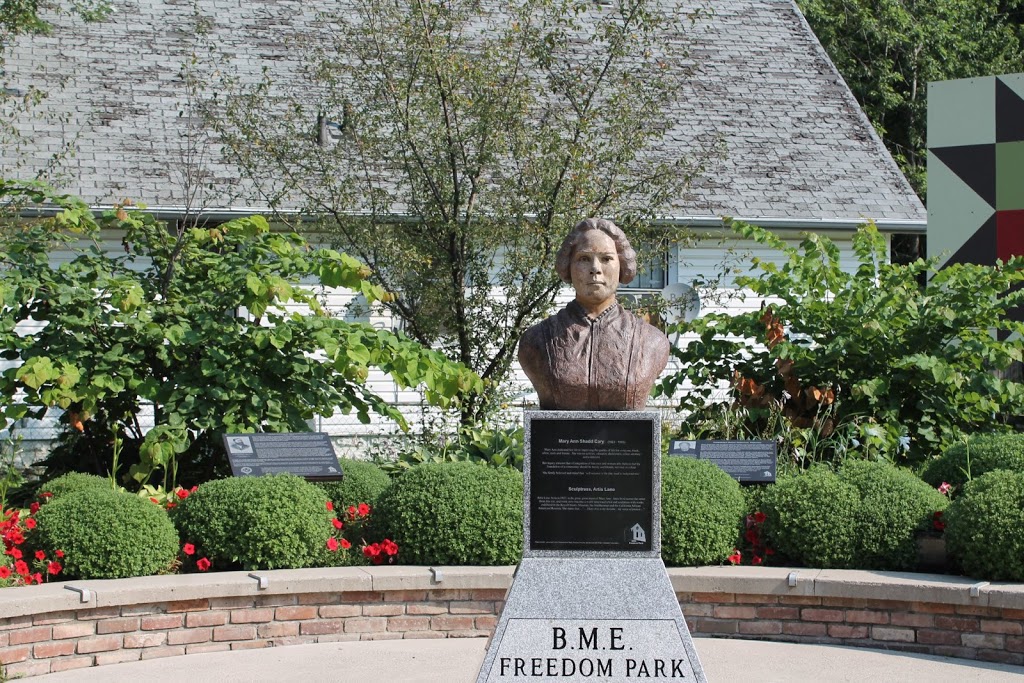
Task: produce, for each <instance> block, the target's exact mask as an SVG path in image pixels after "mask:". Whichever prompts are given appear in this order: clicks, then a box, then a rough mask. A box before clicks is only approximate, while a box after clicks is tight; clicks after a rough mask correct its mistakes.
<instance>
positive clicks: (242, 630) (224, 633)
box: [213, 626, 256, 642]
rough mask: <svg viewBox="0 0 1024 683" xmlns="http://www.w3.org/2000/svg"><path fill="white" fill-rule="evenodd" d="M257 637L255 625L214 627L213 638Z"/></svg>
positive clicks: (219, 639)
mask: <svg viewBox="0 0 1024 683" xmlns="http://www.w3.org/2000/svg"><path fill="white" fill-rule="evenodd" d="M255 638H256V627H255V626H218V627H217V628H215V629H213V639H214V640H215V641H218V642H220V641H223V640H253V639H255Z"/></svg>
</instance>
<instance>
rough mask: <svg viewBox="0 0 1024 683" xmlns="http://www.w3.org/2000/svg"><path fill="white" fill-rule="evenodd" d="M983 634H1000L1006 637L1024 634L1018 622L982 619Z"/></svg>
mask: <svg viewBox="0 0 1024 683" xmlns="http://www.w3.org/2000/svg"><path fill="white" fill-rule="evenodd" d="M981 630H982V632H983V633H1002V634H1004V635H1007V636H1019V635H1021V634H1022V633H1024V629H1022V628H1021V623H1020V622H1019V621H1003V620H1002V619H982V620H981Z"/></svg>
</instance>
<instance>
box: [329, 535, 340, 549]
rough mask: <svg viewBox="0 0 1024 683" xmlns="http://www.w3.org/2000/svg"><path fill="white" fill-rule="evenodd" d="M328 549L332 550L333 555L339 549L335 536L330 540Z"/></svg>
mask: <svg viewBox="0 0 1024 683" xmlns="http://www.w3.org/2000/svg"><path fill="white" fill-rule="evenodd" d="M327 549H328V550H330V551H331V552H332V553H333V552H335V551H336V550H337V549H338V539H336V538H335V537H334V536H331V537H330V538H328V539H327Z"/></svg>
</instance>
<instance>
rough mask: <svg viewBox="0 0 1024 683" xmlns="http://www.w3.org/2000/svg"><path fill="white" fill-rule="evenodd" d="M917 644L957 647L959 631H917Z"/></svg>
mask: <svg viewBox="0 0 1024 683" xmlns="http://www.w3.org/2000/svg"><path fill="white" fill-rule="evenodd" d="M917 642H919V643H925V644H926V645H959V644H960V632H959V631H938V630H935V629H926V628H922V629H918V631H917Z"/></svg>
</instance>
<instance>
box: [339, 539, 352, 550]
mask: <svg viewBox="0 0 1024 683" xmlns="http://www.w3.org/2000/svg"><path fill="white" fill-rule="evenodd" d="M351 547H352V544H351V543H349V542H348V539H347V538H343V539H341V549H342V550H348V549H349V548H351Z"/></svg>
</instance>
